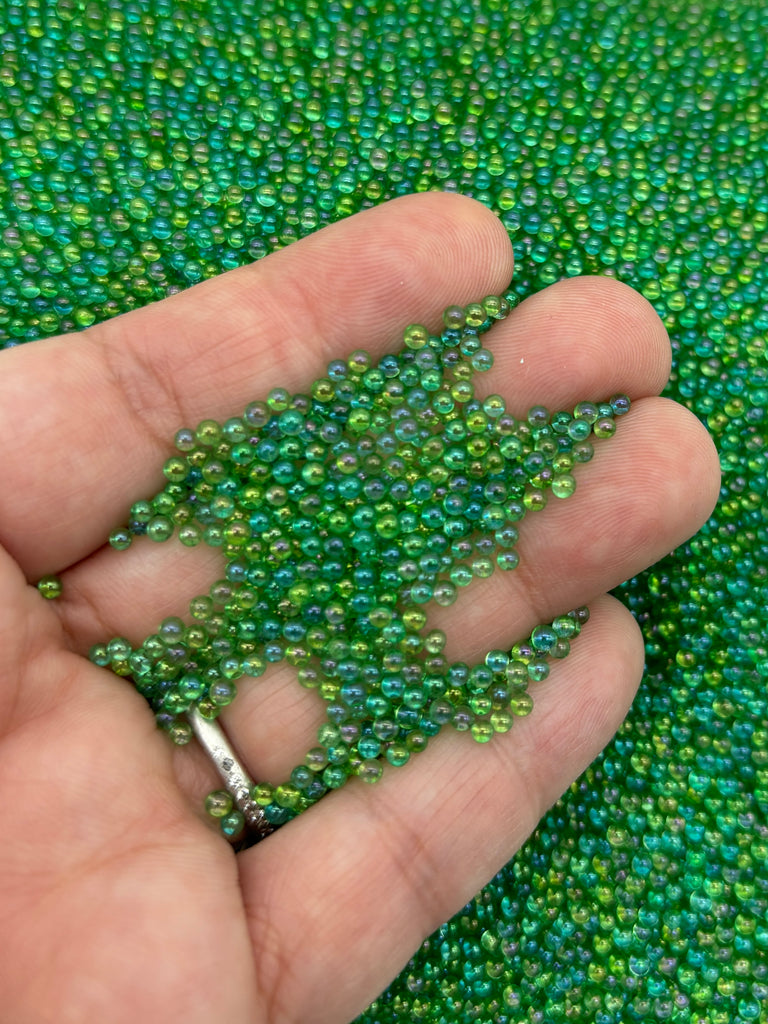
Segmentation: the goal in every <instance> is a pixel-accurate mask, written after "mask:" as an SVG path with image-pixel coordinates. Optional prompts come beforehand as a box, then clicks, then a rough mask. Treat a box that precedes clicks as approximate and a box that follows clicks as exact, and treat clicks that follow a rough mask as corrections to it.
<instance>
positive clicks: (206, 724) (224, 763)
mask: <svg viewBox="0 0 768 1024" xmlns="http://www.w3.org/2000/svg"><path fill="white" fill-rule="evenodd" d="M187 718H188V719H189V724H190V725H191V726H192V730H193V732H194V734H195V737H196V738H197V741H198V743H199V744H200V746H201V747H202V748H203V750H204V751H205V752H206V753H207V754H208V756H209V757H210V759H211V761H213V764H214V766H215V768H216V771H217V772H218V773H219V776H220V777H221V780H222V782H223V783H224V787H225V789H226V790H227V792H228V793H229V795H230V796H231V797H232V799H233V800H234V802H235V806H236V807H237V809H238V810H239V811H240V813H241V814H242V815H243V817H244V818H245V824H246V828H247V829H248V830H249V832H250V835H249V836H247V837H246V838H245V839H244V840H240V841H239V842H236V845H237V846H238V848H241V849H242V848H245V847H246V846H252V845H253V844H254V843H257V842H259V840H261V839H263V838H264V837H265V836H268V835H269V834H270V832H274V831H275V828H276V826H275V825H272V824H271V823H270V822H269V821H267V819H266V817H265V815H264V810H263V808H261V807H260V806H259V805H258V804H257V803H256V801H255V800H254V799H253V797H252V796H251V790H252V789H253V787H254V785H255V783H254V781H253V779H252V778H251V777H250V775H249V774H248V772H247V771H246V770H245V768H244V766H243V765H242V763H241V762H240V760H239V759H238V757H237V755H236V754H235V751H234V750H233V748H232V745H231V744H230V742H229V740H228V739H227V737H226V735H225V733H224V730H223V729H222V727H221V726H220V725H219V723H218V722H216V721H211V720H209V719H207V718H204V717H203V716H202V715H201V714H200V712H199V710H198V709H197V708H196V707H193V708H192V710H191V711H189V712H188V714H187Z"/></svg>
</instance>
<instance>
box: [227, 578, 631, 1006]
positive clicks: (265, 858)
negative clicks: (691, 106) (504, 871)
mask: <svg viewBox="0 0 768 1024" xmlns="http://www.w3.org/2000/svg"><path fill="white" fill-rule="evenodd" d="M642 664H643V647H642V638H641V637H640V634H639V631H638V629H637V626H636V625H635V623H634V621H633V620H632V618H631V616H630V615H629V613H628V612H627V611H626V610H625V609H624V608H622V607H621V606H620V605H619V604H618V603H617V602H615V601H614V600H613V599H611V598H603V599H601V600H600V601H599V602H598V603H597V604H596V606H595V609H594V614H593V617H592V619H591V620H590V622H589V623H588V624H587V626H586V627H585V630H584V633H583V635H582V637H581V638H580V644H579V646H578V647H577V648H574V653H573V655H572V656H571V658H570V659H569V660H568V661H567V662H565V663H563V664H561V665H560V666H558V670H557V672H556V673H553V676H552V677H551V679H550V680H549V681H548V682H547V683H545V684H542V685H541V687H540V688H539V689H537V694H536V706H535V708H534V710H533V712H532V714H531V715H530V717H529V718H526V719H521V720H519V721H518V722H516V723H515V726H514V727H513V729H512V731H511V732H510V733H509V734H508V735H507V736H504V737H496V738H495V739H494V740H493V741H492V742H491V743H489V744H488V745H486V746H483V747H478V746H477V745H475V744H473V743H472V741H471V740H469V739H468V737H465V736H458V735H455V734H454V735H446V736H440V737H438V738H437V739H436V740H435V741H434V744H433V745H432V746H431V747H430V748H429V749H428V750H427V751H425V753H424V754H422V755H420V757H419V758H417V759H416V761H415V762H414V763H412V764H409V765H408V766H407V767H405V768H403V769H397V770H393V771H391V772H388V773H386V774H385V777H384V779H383V780H382V781H381V782H380V783H379V784H378V785H377V786H375V787H371V788H370V789H368V788H366V787H365V786H364V784H363V783H358V782H356V783H353V784H351V785H349V786H347V787H345V789H344V790H342V791H340V792H338V793H336V794H333V795H332V796H330V797H328V798H326V799H325V800H324V801H323V802H322V803H321V804H320V805H318V806H317V807H316V808H313V809H312V810H310V811H309V812H307V813H306V814H305V815H303V816H302V817H300V818H299V819H297V820H296V821H294V822H291V824H290V825H289V826H287V827H286V828H285V829H283V830H281V831H279V832H277V833H276V834H274V835H273V836H270V837H269V838H268V839H267V840H266V841H265V842H263V843H261V844H260V845H259V846H257V847H255V848H254V849H252V850H249V851H246V852H245V853H244V854H242V855H241V857H240V858H239V862H240V865H241V886H242V891H243V897H244V900H245V906H246V911H247V914H248V920H249V926H250V929H251V933H252V935H253V936H254V939H255V938H256V937H258V938H259V940H260V941H261V942H262V944H263V945H264V948H265V953H264V955H263V957H262V959H261V960H260V961H258V962H257V970H258V971H259V980H260V987H261V989H262V990H263V991H265V992H267V993H270V999H271V1005H272V1006H273V1007H274V1008H275V1013H276V1016H277V1017H279V1018H280V1019H286V1020H301V1021H304V1022H306V1024H325V1022H330V1021H333V1020H341V1019H344V1020H348V1019H351V1018H352V1017H354V1015H355V1014H356V1013H358V1012H359V1011H361V1010H362V1009H364V1007H365V1006H366V1005H368V1003H369V1002H370V1001H371V999H373V998H374V997H375V996H376V995H377V994H378V993H379V992H380V991H381V990H382V989H383V988H384V987H385V986H386V985H387V984H388V982H389V981H390V980H391V978H392V977H394V976H395V974H396V973H397V972H398V971H399V970H400V969H402V967H403V966H404V964H405V963H406V961H407V959H408V957H409V956H411V955H412V953H413V952H414V950H415V949H416V948H417V947H418V945H419V944H420V942H421V941H422V940H423V939H424V937H425V936H427V935H429V934H430V933H431V932H432V931H433V930H434V929H435V928H436V927H437V926H438V925H439V924H440V923H441V922H443V921H445V920H447V919H448V918H449V917H450V916H451V915H452V914H453V913H455V912H456V911H457V910H459V908H460V907H461V906H463V905H464V903H465V902H466V901H467V899H469V898H470V897H471V896H472V895H473V894H474V893H476V892H477V891H478V890H479V889H480V888H481V886H482V885H483V884H485V883H486V882H487V881H488V879H489V878H491V877H492V876H493V874H494V873H495V872H497V871H498V870H499V869H500V868H501V867H502V866H503V864H505V863H506V862H507V861H508V860H509V858H510V857H511V856H512V854H513V853H514V852H515V850H516V849H518V848H519V846H520V845H521V844H522V843H523V842H524V841H525V839H526V838H527V836H528V835H529V834H530V833H531V831H532V830H533V828H534V827H535V825H536V823H537V821H538V820H539V818H540V817H541V815H542V814H543V812H544V811H545V809H546V808H547V807H549V806H550V805H551V804H552V803H553V802H554V801H555V800H556V799H557V797H558V796H559V795H560V794H561V793H562V792H563V791H564V790H565V789H566V788H567V786H568V785H569V784H570V782H571V781H572V780H573V779H575V778H576V777H577V776H578V774H579V773H580V772H581V771H583V769H584V768H585V767H586V766H587V765H588V764H589V763H590V761H591V760H592V759H593V758H594V757H595V755H596V754H597V753H598V752H599V751H600V749H601V748H602V747H603V746H604V745H605V743H606V742H607V741H608V740H609V738H610V737H611V735H612V734H613V732H614V731H615V730H616V728H617V727H618V725H619V723H620V721H621V719H622V717H623V716H624V714H625V712H626V710H627V707H628V706H629V703H630V701H631V699H632V696H633V694H634V692H635V688H636V686H637V684H638V681H639V679H640V675H641V672H642ZM341 965H343V970H341V969H340V967H341ZM331 975H332V976H333V977H335V978H337V979H338V982H337V984H336V985H335V986H333V989H332V991H331V992H330V993H329V995H328V997H327V999H326V1000H325V1001H323V1002H322V1003H318V1002H317V1000H316V999H315V998H314V996H313V993H314V992H316V991H317V990H318V988H319V985H320V982H321V981H322V979H323V978H327V977H328V976H331Z"/></svg>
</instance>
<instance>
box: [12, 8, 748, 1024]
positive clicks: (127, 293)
mask: <svg viewBox="0 0 768 1024" xmlns="http://www.w3.org/2000/svg"><path fill="white" fill-rule="evenodd" d="M369 6H371V7H372V6H373V5H369ZM367 10H368V8H367V7H366V6H362V5H360V6H355V5H352V4H346V3H338V4H333V3H321V4H309V3H302V4H299V3H295V4H294V3H285V4H275V3H270V2H262V3H256V2H252V0H238V2H235V0H219V2H215V0H200V2H184V0H177V2H176V3H164V2H162V0H148V2H146V3H141V4H139V3H126V2H114V0H113V2H104V3H98V4H97V3H83V2H80V0H60V2H59V3H40V4H36V3H34V2H26V3H23V4H21V3H19V4H14V3H7V2H6V3H5V4H4V5H3V8H2V11H1V12H0V32H1V33H2V38H0V51H1V52H2V58H0V66H1V70H0V144H1V146H2V150H1V154H2V168H1V170H0V228H1V229H2V245H1V246H0V329H1V330H2V332H3V339H4V341H3V344H14V343H18V342H21V341H27V340H31V339H35V338H38V337H40V336H43V335H46V334H52V333H56V332H60V331H68V330H73V329H76V328H78V327H81V326H86V325H88V324H90V323H93V322H94V321H96V320H100V319H103V318H105V317H107V316H111V315H114V314H116V313H119V312H123V311H125V310H128V309H131V308H133V307H135V306H139V305H143V304H145V303H147V302H148V301H151V300H152V299H155V298H159V297H162V296H163V295H165V294H168V293H169V292H170V291H173V290H178V289H179V288H183V287H186V286H187V285H189V284H191V283H193V282H194V281H197V280H199V279H201V278H203V277H207V276H212V275H215V274H217V273H219V272H221V271H222V270H224V269H227V268H229V267H233V266H237V265H239V264H242V263H245V262H248V261H250V260H252V259H254V258H257V257H259V256H261V255H264V254H265V253H267V252H270V251H273V250H274V249H276V248H278V247H280V246H282V245H285V244H287V243H289V242H290V241H292V240H293V239H295V238H298V237H300V236H302V235H304V234H307V233H308V232H310V231H313V230H315V229H316V228H317V227H319V226H321V225H322V224H323V223H326V222H328V221H331V220H336V219H338V218H340V217H342V216H346V215H348V214H350V213H353V212H355V211H356V210H358V209H361V208H363V207H365V206H369V205H372V204H375V203H378V202H381V201H382V200H384V199H386V198H389V197H391V196H394V195H399V194H402V193H406V192H411V191H417V190H425V189H430V188H439V189H447V190H454V191H461V192H464V193H467V194H469V195H473V196H475V197H476V198H478V199H480V200H481V201H483V202H484V203H486V204H487V205H488V206H490V207H491V208H492V209H494V210H495V211H496V212H497V213H498V214H499V216H500V217H501V218H502V220H503V222H504V224H505V225H506V227H507V229H508V230H509V233H510V235H511V237H512V240H513V243H514V247H515V254H516V257H517V271H516V276H515V280H514V287H515V289H516V291H517V292H518V294H519V295H521V296H522V295H526V294H529V293H530V292H532V291H536V290H538V289H540V288H542V287H544V286H545V285H547V284H549V283H551V282H553V281H555V280H557V279H559V278H561V277H563V276H570V275H574V274H580V273H600V274H611V275H613V276H616V277H617V278H619V279H621V280H623V281H625V282H627V283H628V284H631V285H633V286H634V287H635V288H638V289H639V290H640V291H641V292H642V293H643V294H644V295H645V296H646V297H647V298H649V299H650V300H651V301H652V302H653V304H654V305H655V307H656V309H657V310H658V312H659V314H660V315H661V316H662V318H663V319H664V322H665V323H666V325H667V327H668V329H669V331H670V335H671V337H672V340H673V346H674V353H675V361H674V372H673V376H672V379H671V381H670V384H669V387H668V389H667V393H668V394H669V395H670V396H672V397H674V398H676V399H678V400H679V401H682V402H683V403H685V404H686V405H687V406H688V407H689V408H690V409H692V410H693V411H694V412H695V413H696V414H697V415H698V416H699V417H700V418H701V419H702V420H704V422H705V423H707V425H708V426H709V429H710V431H711V432H712V434H713V436H714V438H715V440H716V442H717V445H718V448H719V450H720V453H721V461H722V468H723V473H724V476H723V492H722V497H721V501H720V504H719V506H718V508H717V510H716V512H715V514H714V516H713V517H712V519H711V520H710V522H709V523H708V524H707V525H706V526H705V528H704V529H703V530H702V531H701V532H700V533H699V535H698V536H697V537H696V538H694V540H692V541H691V542H690V543H688V544H687V545H685V546H683V547H682V548H680V549H678V550H677V551H676V552H675V553H674V554H672V555H671V556H670V557H669V558H668V559H666V560H665V561H664V562H663V563H661V564H659V565H657V566H655V567H654V568H653V569H651V570H649V571H648V572H646V573H644V574H642V575H641V576H639V577H638V578H637V579H634V580H632V581H630V582H629V583H628V584H626V585H625V587H624V588H623V590H622V594H623V597H624V599H625V600H626V602H627V603H628V605H629V606H630V607H631V608H632V609H633V611H634V612H635V614H636V616H637V618H638V620H639V621H640V623H641V625H642V627H643V630H644V634H645V639H646V645H647V659H648V667H647V672H646V676H645V679H644V682H643V685H642V687H641V690H640V693H639V695H638V698H637V700H636V702H635V704H634V707H633V709H632V711H631V713H630V716H629V718H628V720H627V722H626V723H625V725H624V727H623V728H622V730H621V731H620V733H619V735H618V736H617V738H616V739H615V741H614V742H613V743H612V744H611V745H610V746H609V748H608V749H607V750H606V751H605V753H604V755H603V756H602V757H601V758H600V759H599V760H598V761H597V762H596V763H595V765H594V766H593V767H592V768H591V769H590V770H589V771H588V772H587V773H586V774H585V776H584V777H583V778H582V779H581V780H580V781H579V782H578V783H577V784H575V785H574V786H573V788H572V789H571V790H570V791H569V792H568V793H567V794H566V795H565V796H564V797H563V799H562V800H561V801H560V803H559V804H558V805H557V807H556V808H555V809H554V810H553V811H552V812H551V813H550V814H549V815H548V816H547V818H546V819H545V820H544V821H543V822H542V824H541V827H540V829H539V830H538V832H537V834H536V835H535V836H534V837H533V839H532V840H531V842H530V843H529V844H528V845H527V846H526V847H525V848H524V849H523V850H522V851H521V853H520V854H519V855H518V856H517V857H516V858H515V860H514V862H512V863H511V864H510V865H508V866H507V867H506V868H505V869H504V871H502V872H501V873H500V875H499V876H497V878H496V879H495V880H494V881H493V882H492V883H491V884H490V885H489V886H488V887H487V888H486V889H485V890H483V892H482V893H481V894H480V895H479V896H478V897H477V899H476V900H475V901H473V902H472V903H471V904H469V905H468V906H467V907H466V908H465V910H464V912H463V913H462V914H460V915H458V916H457V917H456V918H454V919H453V920H452V921H451V922H449V923H447V924H446V925H445V926H444V927H443V928H442V929H440V931H439V932H438V933H437V934H436V935H434V936H433V937H432V938H431V939H429V940H428V942H426V943H425V945H424V947H423V949H421V950H420V951H419V953H418V954H417V955H416V957H415V958H414V960H413V961H412V963H411V964H410V965H409V967H408V968H407V969H406V970H405V971H404V972H403V974H402V975H401V976H400V978H398V979H397V980H396V981H395V982H394V983H393V984H392V985H391V986H390V988H389V989H388V991H387V992H386V993H385V994H384V995H383V996H382V998H381V999H380V1000H378V1001H377V1002H376V1003H375V1004H374V1005H373V1006H372V1007H371V1008H370V1009H369V1011H368V1012H367V1013H366V1014H365V1015H363V1017H362V1018H361V1020H362V1021H365V1022H367V1024H374V1022H381V1024H387V1022H391V1021H395V1020H406V1021H407V1020H416V1021H421V1020H425V1021H427V1020H429V1021H441V1020H446V1021H457V1020H460V1021H473V1020H478V1021H490V1020H494V1021H499V1022H501V1024H504V1022H514V1024H517V1022H542V1024H549V1022H550V1021H551V1022H557V1021H594V1022H597V1024H614V1022H615V1024H624V1022H626V1021H665V1020H669V1021H677V1022H689V1021H696V1022H701V1024H704V1022H706V1024H718V1022H719V1024H742V1022H749V1021H756V1020H767V1019H768V964H767V963H766V960H767V957H766V953H767V952H768V926H767V925H766V911H767V909H768V826H767V825H766V809H767V807H766V805H767V803H768V720H767V706H768V702H767V701H766V693H765V684H766V677H768V649H767V648H768V645H767V644H766V636H765V633H766V623H765V619H766V612H765V601H766V595H767V594H768V587H767V586H766V573H767V572H768V546H767V540H768V538H767V537H766V526H765V510H766V498H765V494H766V487H767V486H768V485H767V483H766V455H765V440H764V437H765V417H766V412H765V409H766V399H768V387H767V386H766V377H767V376H768V372H767V367H766V342H765V330H766V325H767V324H768V313H767V312H766V308H765V307H766V298H768V282H767V281H766V270H765V254H766V251H767V250H768V231H767V230H766V228H767V226H768V192H767V190H766V183H765V179H766V158H767V153H768V89H767V88H766V82H767V81H768V67H766V45H767V44H768V9H766V8H765V6H764V4H762V3H757V2H755V3H746V2H737V0H733V2H730V3H724V4H714V3H709V2H707V0H704V2H701V3H698V4H694V3H686V2H682V0H671V2H667V3H647V2H635V3H613V2H604V3H597V2H581V3H579V2H577V3H557V4H548V3H543V2H532V3H521V2H513V3H493V2H481V3H475V4H460V3H451V2H445V3H430V2H426V3H419V4H416V3H413V4H406V3H384V4H379V5H376V11H377V13H376V14H369V13H367Z"/></svg>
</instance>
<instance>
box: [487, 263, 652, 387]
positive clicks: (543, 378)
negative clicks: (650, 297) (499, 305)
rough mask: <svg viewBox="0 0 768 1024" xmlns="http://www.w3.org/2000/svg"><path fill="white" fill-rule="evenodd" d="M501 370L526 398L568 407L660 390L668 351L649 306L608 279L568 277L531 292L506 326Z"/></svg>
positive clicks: (625, 288) (638, 295)
mask: <svg viewBox="0 0 768 1024" xmlns="http://www.w3.org/2000/svg"><path fill="white" fill-rule="evenodd" d="M503 330H504V333H505V336H506V345H505V347H504V350H503V351H501V352H500V353H499V359H498V360H497V363H498V366H499V368H500V369H501V370H502V372H505V373H506V375H507V376H509V377H511V378H512V379H514V380H516V381H517V382H518V391H519V394H520V395H521V396H525V400H530V399H534V400H540V399H535V395H536V394H537V393H538V394H539V395H547V396H548V398H547V400H548V401H550V402H551V403H553V404H560V403H562V404H564V405H565V406H567V405H568V403H569V402H572V401H577V400H578V399H579V398H583V397H585V396H586V395H592V396H594V397H598V396H604V397H607V396H608V395H609V394H611V393H614V392H626V393H627V394H629V396H630V397H631V398H632V399H638V398H644V397H647V396H650V395H658V394H660V392H661V391H662V390H663V388H664V386H665V385H666V382H667V380H668V378H669V373H670V367H671V361H672V349H671V345H670V341H669V336H668V335H667V331H666V329H665V327H664V324H663V323H662V321H661V319H660V318H659V316H658V315H657V314H656V312H655V310H654V309H653V306H651V304H650V303H649V302H648V301H647V300H646V299H645V298H644V297H643V296H642V295H640V293H639V292H636V291H635V290H634V289H633V288H630V287H629V286H628V285H625V284H622V283H621V282H620V281H616V280H615V279H614V278H610V277H601V276H594V277H571V278H565V279H563V280H562V281H558V282H556V283H555V284H552V285H550V286H549V287H547V288H544V289H543V290H542V291H540V292H536V293H535V294H534V295H531V296H530V297H529V298H527V299H525V301H524V302H522V303H521V305H520V307H519V308H518V309H517V310H516V311H515V313H514V315H513V316H512V317H510V318H509V320H508V321H506V323H505V324H504V329H503Z"/></svg>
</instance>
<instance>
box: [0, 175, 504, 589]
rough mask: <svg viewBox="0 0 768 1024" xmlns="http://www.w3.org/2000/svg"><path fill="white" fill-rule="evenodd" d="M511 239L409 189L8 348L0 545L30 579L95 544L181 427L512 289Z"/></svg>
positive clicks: (235, 409) (435, 196)
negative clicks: (85, 325) (187, 281)
mask: <svg viewBox="0 0 768 1024" xmlns="http://www.w3.org/2000/svg"><path fill="white" fill-rule="evenodd" d="M511 275H512V249H511V245H510V242H509V238H508V237H507V234H506V232H505V230H504V228H503V226H502V225H501V223H500V222H499V221H498V220H497V219H496V218H495V217H494V216H493V214H491V213H490V212H489V211H488V210H487V209H486V208H485V207H483V206H482V205H481V204H480V203H477V202H475V201H474V200H470V199H467V198H465V197H463V196H458V195H451V194H448V193H427V194H423V195H417V196H406V197H402V198H400V199H396V200H393V201H392V202H390V203H386V204H383V205H381V206H378V207H375V208H373V209H371V210H367V211H364V212H363V213H360V214H357V215H356V216H354V217H351V218H349V219H348V220H345V221H342V222H339V223H337V224H334V225H332V226H330V227H328V228H325V229H323V230H321V231H319V232H317V233H316V234H314V235H310V236H308V237H307V238H305V239H303V240H301V241H300V242H297V243H296V244H294V245H292V246H290V247H288V248H287V249H284V250H282V251H280V252H277V253H275V254H273V255H271V256H269V257H267V258H266V259H264V260H262V261H260V262H258V263H256V264H255V265H252V266H248V267H241V268H239V269H237V270H234V271H230V272H229V273H227V274H224V275H222V276H221V277H219V278H215V279H213V280H209V281H205V282H203V283H201V284H199V285H196V286H195V287H194V288H191V289H189V290H188V291H186V292H183V293H181V294H179V295H176V296H172V297H171V298H168V299H165V300H164V301H163V302H161V303H155V304H154V305H151V306H148V307H146V308H144V309H141V310H137V311H135V312H132V313H129V314H126V315H125V316H122V317H118V318H116V319H115V320H111V321H108V322H106V323H104V324H101V325H98V326H97V327H94V328H91V329H89V330H87V331H84V332H83V333H82V334H80V335H77V336H75V337H59V338H53V339H50V340H46V341H40V342H35V343H34V344H33V345H28V346H21V347H19V348H15V349H11V350H7V351H5V352H3V353H2V356H0V358H2V364H1V369H0V432H2V434H3V436H5V437H9V436H11V437H13V438H14V444H13V445H12V446H6V447H5V449H4V451H3V456H2V475H3V479H4V481H5V484H6V485H5V486H4V488H3V490H2V495H1V496H0V543H2V544H3V546H5V547H6V549H7V550H8V551H9V552H10V553H11V554H12V555H13V556H14V557H15V558H16V560H17V561H18V562H19V564H20V565H21V566H22V568H23V569H24V571H25V572H26V574H27V576H28V577H29V578H35V577H37V576H39V575H41V574H42V573H48V572H58V571H60V570H61V569H63V568H66V567H67V566H69V565H72V564H73V563H75V562H77V561H79V560H80V559H82V558H84V557H85V556H87V555H88V554H90V553H91V552H92V551H93V550H95V549H96V548H98V547H99V546H101V545H102V544H103V543H104V541H105V539H106V537H107V535H108V533H109V531H110V530H111V529H112V528H113V527H114V526H116V525H117V524H118V523H119V522H120V521H121V520H122V519H123V518H124V516H125V511H126V508H127V506H128V504H130V503H131V502H132V501H134V500H136V499H137V498H139V497H143V496H144V495H145V494H148V493H152V492H153V491H155V490H157V488H158V487H159V486H162V483H163V477H162V474H161V467H162V461H163V457H164V455H166V454H169V453H170V442H171V439H172V436H173V434H174V432H175V431H176V430H177V429H178V428H179V427H181V426H183V425H193V426H194V425H195V424H196V423H197V422H198V421H199V420H200V419H202V418H204V417H212V418H226V417H227V416H232V415H235V414H237V413H239V412H240V411H241V409H242V408H243V406H244V405H245V404H247V402H249V401H251V400H253V399H256V398H261V397H264V396H265V395H266V393H267V392H268V391H269V389H270V388H272V387H275V386H277V385H280V386H283V387H286V388H288V389H291V388H293V389H297V388H301V387H306V386H308V384H309V383H310V382H311V380H312V379H313V377H314V376H317V375H318V373H320V372H321V371H322V370H323V369H324V366H325V364H326V363H327V362H328V360H329V359H331V358H333V357H334V356H337V355H339V354H344V353H346V352H348V351H349V350H350V349H355V348H365V349H367V350H368V351H371V352H372V353H373V352H381V351H384V350H385V348H386V346H387V345H388V344H389V345H395V344H396V343H397V340H398V339H397V335H398V332H399V331H401V330H402V328H403V326H404V322H408V320H410V319H419V318H420V316H421V315H427V313H429V314H430V315H431V316H433V315H434V310H440V309H442V308H443V307H444V306H446V305H448V304H450V303H452V302H458V303H462V302H467V301H469V300H471V299H475V298H477V297H478V295H482V294H485V293H489V292H495V291H500V290H503V289H504V288H505V287H506V286H507V285H508V283H509V280H510V278H511Z"/></svg>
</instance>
